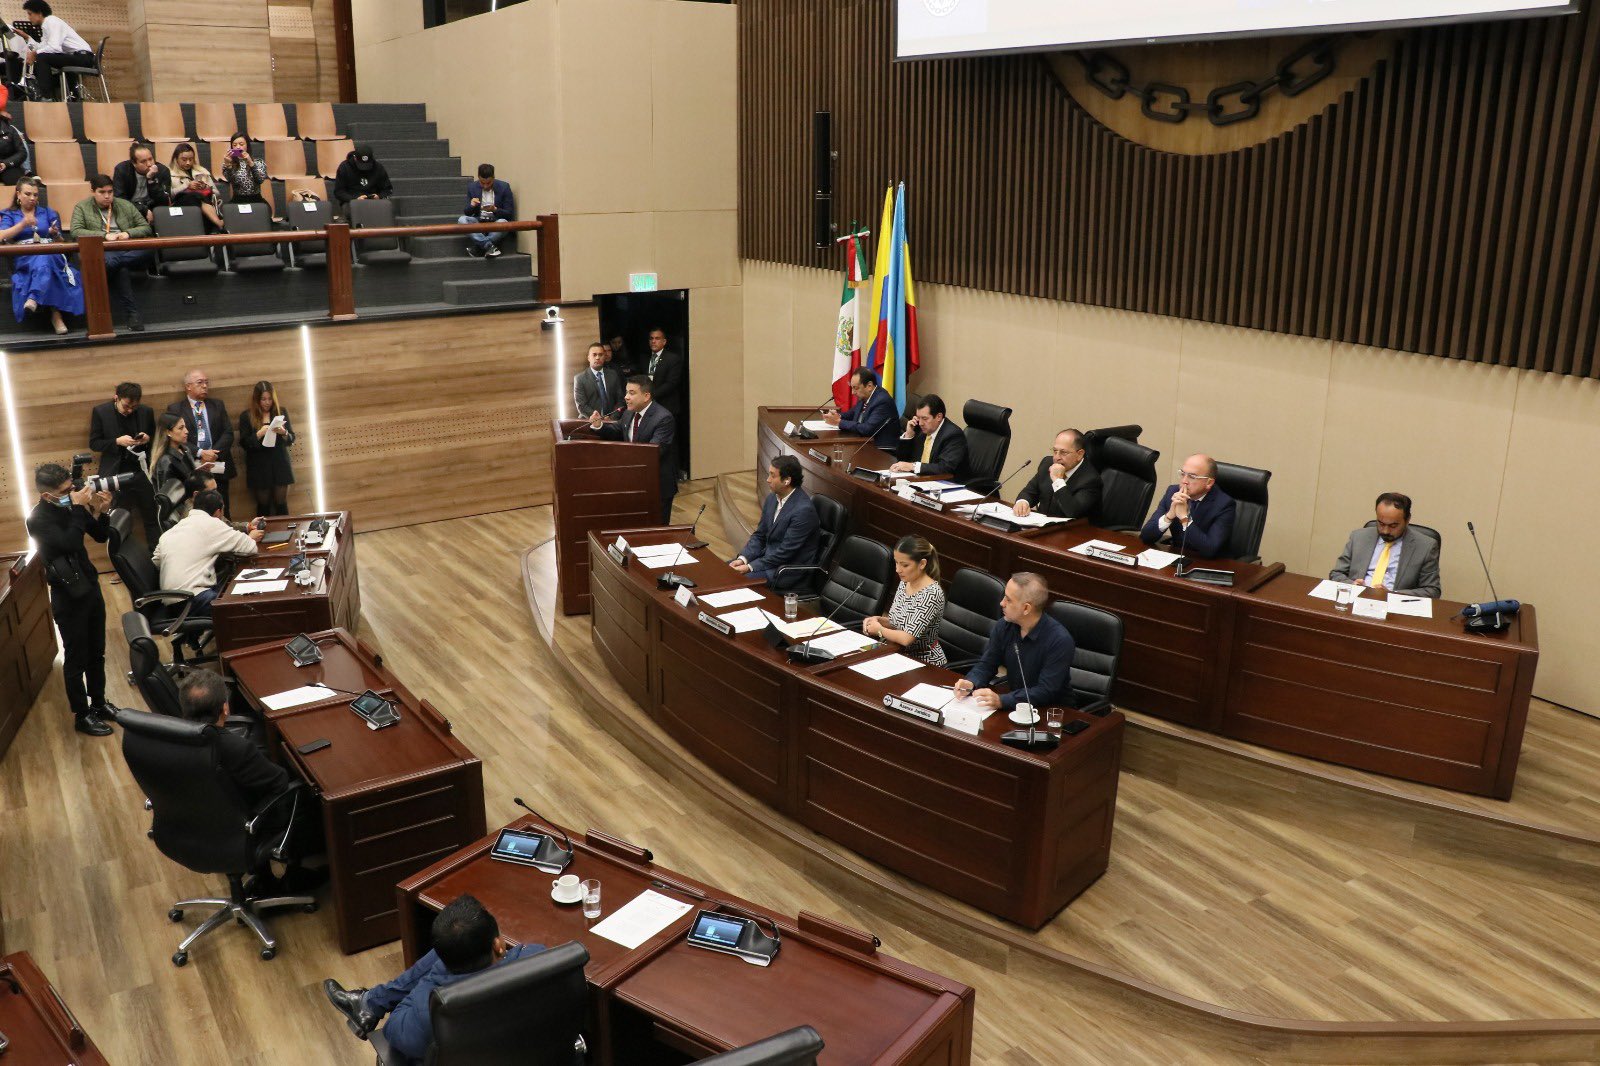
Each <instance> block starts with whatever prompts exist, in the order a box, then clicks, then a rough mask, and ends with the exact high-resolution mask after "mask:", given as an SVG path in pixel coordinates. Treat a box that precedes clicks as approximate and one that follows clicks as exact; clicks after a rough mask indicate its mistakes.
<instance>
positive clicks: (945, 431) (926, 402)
mask: <svg viewBox="0 0 1600 1066" xmlns="http://www.w3.org/2000/svg"><path fill="white" fill-rule="evenodd" d="M898 454H899V457H900V461H899V462H897V463H895V464H893V465H892V466H890V467H889V469H890V470H897V471H901V472H904V473H912V474H930V475H936V476H938V477H945V478H950V479H951V480H953V481H965V480H966V479H967V435H966V434H965V433H963V432H962V430H961V427H960V426H958V425H956V424H955V423H954V422H952V421H950V420H949V419H948V418H946V417H945V407H944V401H943V400H942V399H940V398H939V396H938V395H937V394H936V393H931V392H930V393H928V395H926V396H924V397H923V398H922V399H921V401H919V402H918V404H917V410H916V413H915V414H914V415H912V417H911V418H909V419H907V420H906V431H905V432H904V433H902V434H901V435H900V440H899V442H898Z"/></svg>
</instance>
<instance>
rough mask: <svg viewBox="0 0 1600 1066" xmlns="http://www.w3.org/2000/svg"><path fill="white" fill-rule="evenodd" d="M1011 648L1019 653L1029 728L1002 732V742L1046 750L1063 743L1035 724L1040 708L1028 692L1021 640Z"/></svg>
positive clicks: (1012, 643) (1014, 745)
mask: <svg viewBox="0 0 1600 1066" xmlns="http://www.w3.org/2000/svg"><path fill="white" fill-rule="evenodd" d="M1011 650H1012V651H1014V652H1016V655H1017V679H1018V680H1020V681H1021V682H1022V698H1023V699H1024V700H1026V701H1027V703H1028V728H1027V729H1012V730H1009V731H1007V732H1005V733H1002V734H1000V742H1001V743H1002V744H1009V745H1011V746H1012V747H1013V748H1044V749H1046V750H1048V749H1050V748H1053V747H1055V746H1056V745H1057V744H1060V743H1061V738H1060V737H1056V736H1052V735H1051V733H1050V731H1049V730H1048V729H1047V730H1045V731H1044V734H1043V735H1042V736H1041V735H1040V734H1039V733H1038V732H1037V731H1036V730H1035V729H1034V724H1035V723H1036V722H1037V721H1038V719H1039V709H1038V708H1037V707H1035V706H1034V705H1033V697H1032V696H1031V695H1029V694H1028V675H1027V674H1026V673H1024V672H1023V670H1022V645H1021V643H1020V642H1019V641H1016V640H1013V641H1012V642H1011Z"/></svg>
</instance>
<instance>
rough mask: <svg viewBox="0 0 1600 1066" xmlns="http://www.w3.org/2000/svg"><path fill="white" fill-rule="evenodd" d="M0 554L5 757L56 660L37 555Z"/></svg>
mask: <svg viewBox="0 0 1600 1066" xmlns="http://www.w3.org/2000/svg"><path fill="white" fill-rule="evenodd" d="M26 558H27V553H26V552H19V553H14V554H10V555H0V757H4V756H5V753H6V749H7V748H9V747H10V746H11V740H12V738H13V737H15V736H16V735H17V731H18V730H19V729H21V728H22V722H23V720H24V719H25V718H27V716H28V711H29V710H31V709H32V707H33V701H34V700H36V699H38V697H39V690H40V689H42V688H44V682H45V678H47V677H49V676H50V668H51V666H52V665H53V664H54V663H55V660H56V624H55V619H54V618H53V617H52V616H51V614H50V589H49V587H48V586H47V585H46V583H45V579H44V563H43V561H42V560H41V558H40V556H38V555H37V554H35V555H34V557H33V558H32V559H31V560H28V561H26V562H24V560H25V559H26Z"/></svg>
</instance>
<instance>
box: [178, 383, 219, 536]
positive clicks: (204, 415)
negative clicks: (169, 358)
mask: <svg viewBox="0 0 1600 1066" xmlns="http://www.w3.org/2000/svg"><path fill="white" fill-rule="evenodd" d="M183 393H184V397H183V399H181V400H174V401H173V402H172V405H171V406H169V407H168V408H167V412H168V413H169V414H174V415H178V416H179V417H180V418H182V419H183V420H184V421H185V422H187V423H189V449H190V450H191V451H192V452H194V453H195V455H196V456H197V457H198V458H199V461H200V462H201V463H223V464H225V465H224V466H223V469H222V471H221V472H220V473H218V474H217V491H218V492H219V493H221V494H222V508H223V513H224V514H226V515H227V516H228V517H229V518H232V517H233V509H232V504H230V503H229V501H228V486H229V485H230V484H232V483H233V420H232V419H231V418H229V417H228V408H227V407H226V406H225V405H224V404H223V402H222V401H221V400H213V399H212V398H211V379H210V378H208V377H207V376H206V372H205V371H204V370H191V371H189V373H188V374H186V375H184V379H183Z"/></svg>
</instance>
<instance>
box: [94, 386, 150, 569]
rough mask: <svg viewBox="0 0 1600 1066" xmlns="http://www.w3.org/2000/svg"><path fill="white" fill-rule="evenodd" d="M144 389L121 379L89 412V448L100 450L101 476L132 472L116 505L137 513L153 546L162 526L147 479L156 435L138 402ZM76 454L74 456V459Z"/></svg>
mask: <svg viewBox="0 0 1600 1066" xmlns="http://www.w3.org/2000/svg"><path fill="white" fill-rule="evenodd" d="M143 396H144V390H143V389H142V388H140V387H139V383H138V382H136V381H124V382H122V383H121V384H120V385H118V386H117V388H116V392H115V394H114V395H113V396H112V398H111V399H110V400H108V401H107V402H105V403H103V404H100V405H99V406H98V407H96V408H95V409H94V410H93V411H91V412H90V414H89V450H90V451H94V452H99V453H100V465H99V467H98V469H97V471H96V472H97V473H99V474H100V475H101V476H109V475H115V474H131V475H133V477H132V479H131V480H130V481H129V482H128V483H127V486H126V487H125V488H123V489H122V490H121V491H120V492H118V493H117V498H116V506H118V507H126V508H127V509H128V510H130V511H132V512H134V513H136V514H137V515H138V516H139V518H140V520H141V521H142V522H143V523H144V542H145V544H146V545H147V546H149V547H150V548H152V549H153V548H154V547H155V546H156V540H157V539H158V538H159V537H160V536H161V530H160V529H159V528H158V527H157V525H156V495H155V486H154V484H153V483H152V482H151V480H150V474H151V470H150V467H149V463H150V442H151V440H152V439H153V438H154V437H155V432H156V415H155V412H154V411H152V410H151V409H150V408H149V407H148V406H146V405H145V404H142V403H140V402H139V400H140V399H141V398H142V397H143ZM77 459H78V457H77V456H73V462H74V463H76V462H77Z"/></svg>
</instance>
